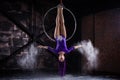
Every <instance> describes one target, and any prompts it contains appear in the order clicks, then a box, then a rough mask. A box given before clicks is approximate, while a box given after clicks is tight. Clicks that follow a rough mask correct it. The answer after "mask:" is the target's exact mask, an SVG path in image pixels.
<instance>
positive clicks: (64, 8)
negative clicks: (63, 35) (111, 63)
mask: <svg viewBox="0 0 120 80" xmlns="http://www.w3.org/2000/svg"><path fill="white" fill-rule="evenodd" d="M55 8H57V6H56V7H52V8H50V9H49V10H48V11H47V12H46V13H45V15H44V17H43V30H44V33H45V35H46V36H47V37H48V38H49V39H50V40H52V41H55V39H53V38H51V37H50V36H49V35H48V33H47V32H46V29H45V24H44V22H45V18H46V16H47V14H48V13H49V12H50V11H51V10H53V9H55ZM63 9H65V10H67V11H68V12H69V13H70V14H71V15H72V17H73V19H74V23H75V25H74V31H73V33H72V35H71V36H70V37H69V38H67V40H66V41H68V40H70V39H71V38H72V37H73V35H74V34H75V31H76V27H77V21H76V18H75V15H74V14H73V13H72V12H71V11H70V10H69V9H68V8H66V7H63Z"/></svg>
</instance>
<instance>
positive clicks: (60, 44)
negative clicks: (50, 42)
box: [48, 36, 74, 76]
mask: <svg viewBox="0 0 120 80" xmlns="http://www.w3.org/2000/svg"><path fill="white" fill-rule="evenodd" d="M56 43H57V44H56V48H55V49H53V48H52V47H50V46H48V50H49V51H51V52H53V53H56V54H58V52H60V51H64V52H65V53H69V52H70V51H72V50H74V47H73V46H72V47H70V48H67V45H66V38H65V37H64V36H59V37H57V38H56ZM58 66H59V74H60V75H61V76H64V75H65V72H66V61H64V62H60V61H59V65H58Z"/></svg>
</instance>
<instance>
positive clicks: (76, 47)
mask: <svg viewBox="0 0 120 80" xmlns="http://www.w3.org/2000/svg"><path fill="white" fill-rule="evenodd" d="M81 47H82V45H76V46H74V49H78V48H81Z"/></svg>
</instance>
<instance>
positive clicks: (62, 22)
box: [59, 5, 67, 38]
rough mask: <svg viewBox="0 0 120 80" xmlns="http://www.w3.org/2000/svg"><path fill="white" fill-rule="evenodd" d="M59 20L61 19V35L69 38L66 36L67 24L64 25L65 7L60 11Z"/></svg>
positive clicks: (61, 7)
mask: <svg viewBox="0 0 120 80" xmlns="http://www.w3.org/2000/svg"><path fill="white" fill-rule="evenodd" d="M59 13H60V15H59V18H60V34H61V35H63V36H64V37H65V38H66V37H67V34H66V28H65V23H64V16H63V6H62V5H61V6H60V9H59Z"/></svg>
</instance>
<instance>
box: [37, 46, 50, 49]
mask: <svg viewBox="0 0 120 80" xmlns="http://www.w3.org/2000/svg"><path fill="white" fill-rule="evenodd" d="M37 47H38V48H43V49H48V46H43V45H39V46H37Z"/></svg>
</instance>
